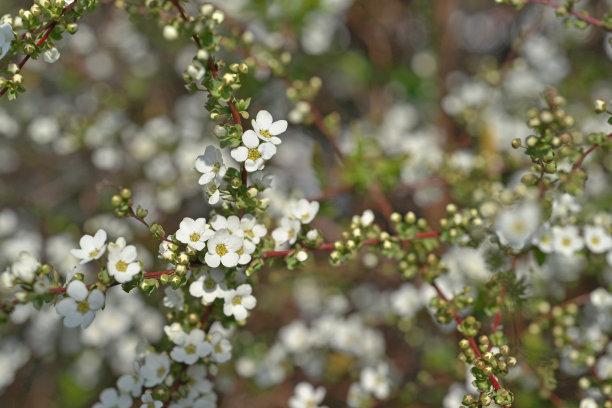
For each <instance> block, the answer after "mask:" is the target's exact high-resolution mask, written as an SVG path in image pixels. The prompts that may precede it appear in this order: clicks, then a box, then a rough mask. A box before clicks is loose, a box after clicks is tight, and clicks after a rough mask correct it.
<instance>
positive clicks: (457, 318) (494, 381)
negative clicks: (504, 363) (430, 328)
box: [432, 282, 508, 408]
mask: <svg viewBox="0 0 612 408" xmlns="http://www.w3.org/2000/svg"><path fill="white" fill-rule="evenodd" d="M432 286H433V287H434V289H435V290H436V292H437V293H438V296H439V297H440V298H441V299H442V300H444V301H445V302H448V301H449V300H448V298H447V297H446V295H445V294H444V293H443V292H442V290H441V289H440V288H439V287H438V285H436V283H435V282H434V283H432ZM452 313H453V317H454V318H455V321H456V322H457V324H458V325H459V324H461V323H462V322H463V319H462V318H461V316H459V315H458V314H457V312H456V311H455V310H453V311H452ZM467 341H468V342H469V343H470V347H471V348H472V350H474V353H476V355H477V356H478V357H482V353H481V352H480V349H479V348H478V344H476V340H474V338H473V337H467ZM489 381H491V385H493V388H494V389H495V391H497V390H499V389H501V386H500V385H499V382H498V381H497V378H495V376H494V375H493V374H491V375H490V376H489ZM504 408H508V407H504Z"/></svg>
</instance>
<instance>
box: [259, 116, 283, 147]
mask: <svg viewBox="0 0 612 408" xmlns="http://www.w3.org/2000/svg"><path fill="white" fill-rule="evenodd" d="M251 125H252V126H253V130H254V131H255V134H256V135H257V137H259V138H260V139H261V140H263V141H264V142H270V143H272V144H275V145H279V144H280V143H281V140H280V138H278V137H276V136H278V135H280V134H281V133H283V132H285V131H286V130H287V121H286V120H277V121H276V122H273V120H272V115H270V112H268V111H266V110H261V111H259V112H257V117H256V118H255V119H253V120H251Z"/></svg>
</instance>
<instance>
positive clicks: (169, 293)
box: [163, 286, 185, 310]
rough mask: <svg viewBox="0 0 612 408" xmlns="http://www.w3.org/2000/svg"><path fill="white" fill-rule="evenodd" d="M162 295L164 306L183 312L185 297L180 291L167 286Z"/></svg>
mask: <svg viewBox="0 0 612 408" xmlns="http://www.w3.org/2000/svg"><path fill="white" fill-rule="evenodd" d="M164 293H165V294H166V296H164V299H163V303H164V306H166V307H168V308H172V309H177V310H183V307H184V306H185V296H184V295H183V291H182V290H181V289H172V288H171V287H170V286H167V287H166V289H164Z"/></svg>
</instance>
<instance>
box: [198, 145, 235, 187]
mask: <svg viewBox="0 0 612 408" xmlns="http://www.w3.org/2000/svg"><path fill="white" fill-rule="evenodd" d="M195 169H196V170H197V171H199V172H200V173H202V175H201V176H200V180H198V183H199V184H200V185H201V186H203V185H206V184H208V183H210V182H211V181H214V182H215V183H216V184H217V186H218V185H219V184H221V182H222V181H223V176H225V173H226V172H227V167H225V164H224V163H223V156H222V155H221V150H219V149H217V148H216V147H214V146H212V145H210V146H207V147H206V150H205V151H204V154H203V155H201V156H198V158H197V159H196V162H195Z"/></svg>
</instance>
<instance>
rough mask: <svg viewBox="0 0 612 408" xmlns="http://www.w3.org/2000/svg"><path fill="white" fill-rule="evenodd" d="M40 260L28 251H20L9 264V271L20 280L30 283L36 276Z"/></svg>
mask: <svg viewBox="0 0 612 408" xmlns="http://www.w3.org/2000/svg"><path fill="white" fill-rule="evenodd" d="M39 266H40V262H38V260H37V259H36V258H34V257H33V256H32V254H30V253H29V252H25V251H22V252H20V253H19V255H18V256H17V259H16V260H15V262H13V264H12V265H11V273H12V274H13V276H14V277H15V278H17V279H19V280H20V281H21V282H25V283H32V282H33V281H34V279H35V278H36V271H37V270H38V267H39Z"/></svg>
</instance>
